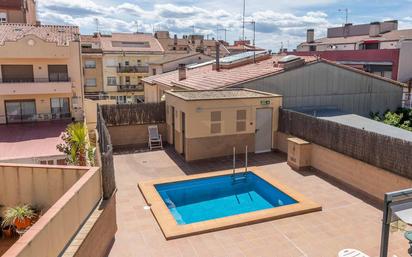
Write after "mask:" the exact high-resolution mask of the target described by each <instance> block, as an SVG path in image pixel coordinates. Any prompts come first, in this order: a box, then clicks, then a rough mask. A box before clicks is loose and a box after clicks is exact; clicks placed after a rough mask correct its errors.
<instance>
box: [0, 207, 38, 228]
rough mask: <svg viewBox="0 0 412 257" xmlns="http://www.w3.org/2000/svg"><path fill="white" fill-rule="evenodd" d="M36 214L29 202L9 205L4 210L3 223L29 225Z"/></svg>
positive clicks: (6, 224)
mask: <svg viewBox="0 0 412 257" xmlns="http://www.w3.org/2000/svg"><path fill="white" fill-rule="evenodd" d="M35 216H36V214H35V212H34V210H33V209H32V208H31V207H30V205H28V204H25V205H21V206H15V207H9V208H7V209H6V211H5V212H4V219H3V222H2V223H1V225H2V227H6V226H11V225H16V227H18V225H20V224H21V227H25V226H29V225H30V221H31V219H32V218H34V217H35Z"/></svg>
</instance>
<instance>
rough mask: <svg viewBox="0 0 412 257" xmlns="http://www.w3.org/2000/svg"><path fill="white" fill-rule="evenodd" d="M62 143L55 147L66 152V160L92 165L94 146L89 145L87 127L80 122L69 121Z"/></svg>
mask: <svg viewBox="0 0 412 257" xmlns="http://www.w3.org/2000/svg"><path fill="white" fill-rule="evenodd" d="M62 139H63V141H64V143H62V144H59V145H58V146H57V149H58V150H59V151H60V152H63V153H64V154H66V161H67V163H68V164H71V165H79V166H86V165H88V164H89V165H93V160H94V148H92V147H90V144H89V138H88V131H87V127H86V126H85V125H84V124H83V123H81V122H76V123H71V124H69V125H68V126H67V128H66V131H65V133H64V134H63V136H62Z"/></svg>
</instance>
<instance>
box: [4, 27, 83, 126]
mask: <svg viewBox="0 0 412 257" xmlns="http://www.w3.org/2000/svg"><path fill="white" fill-rule="evenodd" d="M0 34H1V35H2V38H1V39H0V124H4V123H22V122H30V121H43V120H47V121H49V120H62V119H72V118H73V119H75V120H82V119H83V87H82V84H83V83H82V74H81V58H80V38H79V36H80V35H79V28H78V27H74V26H52V25H47V26H34V25H28V24H1V25H0Z"/></svg>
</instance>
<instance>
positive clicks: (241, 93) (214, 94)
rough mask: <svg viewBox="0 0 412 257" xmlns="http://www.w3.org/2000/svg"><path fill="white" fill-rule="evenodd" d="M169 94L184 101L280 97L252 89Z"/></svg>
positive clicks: (173, 92)
mask: <svg viewBox="0 0 412 257" xmlns="http://www.w3.org/2000/svg"><path fill="white" fill-rule="evenodd" d="M168 94H171V95H174V96H176V97H179V98H182V99H184V100H216V99H239V98H264V97H275V96H278V95H274V94H270V93H264V92H258V91H254V90H250V89H223V90H201V91H195V90H189V91H169V92H168Z"/></svg>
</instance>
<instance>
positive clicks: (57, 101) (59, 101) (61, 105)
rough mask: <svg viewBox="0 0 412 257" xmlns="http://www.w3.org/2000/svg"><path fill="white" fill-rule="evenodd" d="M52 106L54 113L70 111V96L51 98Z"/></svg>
mask: <svg viewBox="0 0 412 257" xmlns="http://www.w3.org/2000/svg"><path fill="white" fill-rule="evenodd" d="M50 107H51V113H52V114H67V113H70V108H69V98H51V99H50Z"/></svg>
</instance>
